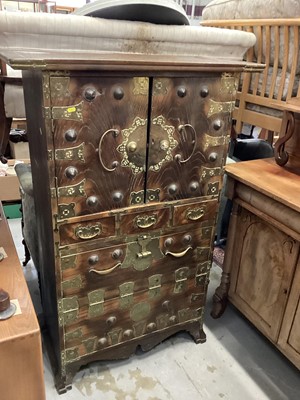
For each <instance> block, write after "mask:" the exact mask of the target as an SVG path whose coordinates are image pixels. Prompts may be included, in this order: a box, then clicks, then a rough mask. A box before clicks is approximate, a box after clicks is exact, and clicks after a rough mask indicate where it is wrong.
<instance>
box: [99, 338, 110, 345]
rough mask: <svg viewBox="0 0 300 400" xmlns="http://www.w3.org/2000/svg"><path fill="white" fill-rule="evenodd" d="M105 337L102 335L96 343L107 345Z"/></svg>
mask: <svg viewBox="0 0 300 400" xmlns="http://www.w3.org/2000/svg"><path fill="white" fill-rule="evenodd" d="M107 342H108V341H107V338H106V337H102V338H100V339H99V340H98V344H99V346H101V347H102V346H106V345H107Z"/></svg>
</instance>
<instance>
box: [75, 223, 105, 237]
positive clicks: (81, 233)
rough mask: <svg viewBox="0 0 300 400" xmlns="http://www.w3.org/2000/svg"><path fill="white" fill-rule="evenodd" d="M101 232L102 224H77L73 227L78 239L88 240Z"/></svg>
mask: <svg viewBox="0 0 300 400" xmlns="http://www.w3.org/2000/svg"><path fill="white" fill-rule="evenodd" d="M101 232H102V225H101V224H96V225H92V226H78V227H77V228H76V229H75V236H76V237H78V238H79V239H83V240H88V239H93V238H94V237H96V236H98V235H100V234H101Z"/></svg>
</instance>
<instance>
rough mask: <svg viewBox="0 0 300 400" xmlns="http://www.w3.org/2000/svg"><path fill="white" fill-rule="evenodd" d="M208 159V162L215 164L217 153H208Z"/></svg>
mask: <svg viewBox="0 0 300 400" xmlns="http://www.w3.org/2000/svg"><path fill="white" fill-rule="evenodd" d="M208 159H209V161H210V162H215V161H217V159H218V154H217V153H210V155H209V156H208Z"/></svg>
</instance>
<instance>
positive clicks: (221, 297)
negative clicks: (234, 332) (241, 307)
mask: <svg viewBox="0 0 300 400" xmlns="http://www.w3.org/2000/svg"><path fill="white" fill-rule="evenodd" d="M229 286H230V274H228V273H225V272H223V274H222V278H221V284H220V286H219V287H218V288H217V289H216V291H215V294H214V296H213V307H212V310H211V313H210V315H211V316H212V318H220V317H221V316H222V315H223V313H224V311H225V309H226V306H227V302H228V291H229Z"/></svg>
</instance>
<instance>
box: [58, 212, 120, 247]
mask: <svg viewBox="0 0 300 400" xmlns="http://www.w3.org/2000/svg"><path fill="white" fill-rule="evenodd" d="M58 229H59V235H60V244H61V245H67V244H73V243H80V242H81V243H82V242H86V241H89V240H96V239H103V238H107V237H111V236H115V234H116V222H115V216H107V217H102V218H99V219H92V220H88V221H87V220H83V221H78V222H71V223H66V224H62V225H60V226H59V228H58Z"/></svg>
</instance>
